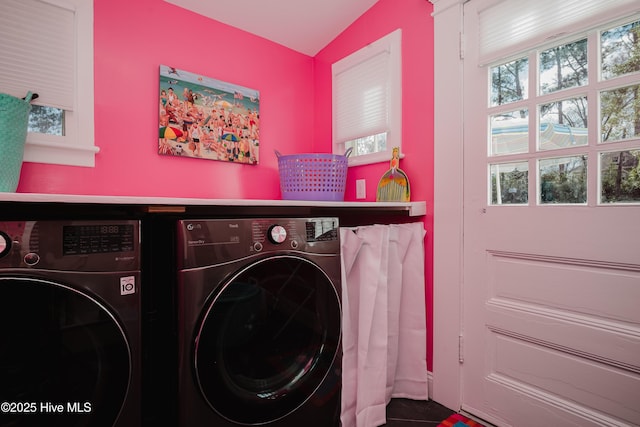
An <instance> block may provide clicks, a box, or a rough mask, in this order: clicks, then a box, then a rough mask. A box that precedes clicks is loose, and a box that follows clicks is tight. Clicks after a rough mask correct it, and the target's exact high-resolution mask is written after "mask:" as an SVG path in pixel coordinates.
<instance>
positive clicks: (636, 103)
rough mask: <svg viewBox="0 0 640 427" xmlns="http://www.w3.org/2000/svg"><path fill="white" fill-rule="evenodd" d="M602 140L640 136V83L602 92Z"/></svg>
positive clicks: (609, 140) (617, 139) (608, 140)
mask: <svg viewBox="0 0 640 427" xmlns="http://www.w3.org/2000/svg"><path fill="white" fill-rule="evenodd" d="M600 123H601V130H602V142H611V141H620V140H625V139H632V138H638V137H639V136H640V85H633V86H627V87H621V88H618V89H613V90H606V91H603V92H601V93H600Z"/></svg>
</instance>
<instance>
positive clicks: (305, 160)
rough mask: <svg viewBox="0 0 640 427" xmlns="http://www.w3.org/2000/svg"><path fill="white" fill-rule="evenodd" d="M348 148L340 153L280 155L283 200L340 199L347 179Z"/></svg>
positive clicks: (342, 196)
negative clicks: (343, 152)
mask: <svg viewBox="0 0 640 427" xmlns="http://www.w3.org/2000/svg"><path fill="white" fill-rule="evenodd" d="M349 154H351V148H349V149H348V150H347V151H346V152H345V154H344V156H341V155H338V154H292V155H288V156H283V155H281V154H280V153H279V152H278V151H277V150H276V156H277V157H278V171H279V173H280V191H281V193H282V199H283V200H323V201H333V202H341V201H343V200H344V190H345V187H346V181H347V168H348V162H347V160H348V157H349Z"/></svg>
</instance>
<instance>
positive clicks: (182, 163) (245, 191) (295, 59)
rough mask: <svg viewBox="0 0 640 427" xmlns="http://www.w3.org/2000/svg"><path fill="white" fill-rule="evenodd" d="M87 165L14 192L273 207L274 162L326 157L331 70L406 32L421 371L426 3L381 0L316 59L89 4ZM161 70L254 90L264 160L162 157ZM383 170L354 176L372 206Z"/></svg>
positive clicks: (154, 11)
mask: <svg viewBox="0 0 640 427" xmlns="http://www.w3.org/2000/svg"><path fill="white" fill-rule="evenodd" d="M94 12H95V23H94V25H95V30H94V31H95V34H94V38H95V39H94V45H95V138H96V145H98V146H99V147H100V153H99V154H98V155H97V156H96V166H95V167H94V168H84V167H67V166H58V165H44V164H34V163H25V164H24V165H23V167H22V175H21V178H20V184H19V187H18V191H19V192H33V193H68V194H101V195H133V196H136V195H139V196H167V197H204V198H246V199H279V198H280V191H279V184H278V170H277V159H276V157H275V155H274V150H275V149H277V150H278V151H280V152H281V153H283V154H292V153H301V152H329V151H330V150H331V63H333V62H335V61H336V60H338V59H341V58H342V57H344V56H346V55H348V54H350V53H352V52H354V51H356V50H358V49H359V48H361V47H363V46H364V45H366V44H368V43H371V42H373V41H375V40H377V39H378V38H380V37H382V36H384V35H386V34H388V33H390V32H391V31H393V30H395V29H396V28H402V51H403V75H402V79H403V94H402V96H403V102H402V108H403V152H404V154H405V155H406V157H405V159H403V160H402V161H401V164H400V165H401V167H402V169H404V170H405V171H406V172H407V174H408V176H409V178H410V182H411V196H412V200H426V202H427V207H428V212H427V216H426V217H425V218H424V224H425V228H426V230H427V239H426V244H425V251H426V263H427V269H426V271H427V289H426V291H427V302H426V303H427V310H428V311H427V316H428V329H427V332H428V343H427V349H428V353H427V354H428V366H429V369H430V368H431V363H432V362H431V361H432V358H431V354H432V340H431V337H432V335H433V333H432V331H433V325H432V317H431V313H432V310H431V308H432V301H433V297H432V295H433V280H432V274H431V272H432V269H431V268H429V266H430V265H431V264H432V260H433V239H432V236H433V216H432V213H431V212H432V211H431V209H430V208H431V207H432V206H433V186H434V182H433V20H432V18H431V12H432V5H431V3H430V2H428V1H426V0H402V1H397V0H380V1H379V2H378V3H377V4H376V5H375V6H374V7H372V8H371V9H370V10H369V11H368V12H367V13H365V14H364V15H363V16H362V17H360V18H359V19H358V20H357V21H356V22H355V23H354V24H353V25H351V26H350V27H349V28H348V29H347V30H346V31H344V32H343V33H342V34H341V35H340V36H339V37H337V38H336V39H335V40H334V41H333V42H332V43H330V44H329V45H328V46H327V47H326V48H325V49H323V50H322V51H321V52H320V53H319V54H318V55H316V57H314V58H311V57H308V56H306V55H303V54H300V53H297V52H295V51H293V50H290V49H287V48H284V47H282V46H280V45H277V44H275V43H272V42H270V41H267V40H265V39H262V38H259V37H256V36H253V35H250V34H248V33H245V32H242V31H239V30H237V29H235V28H232V27H229V26H227V25H224V24H221V23H219V22H216V21H212V20H210V19H207V18H204V17H201V16H199V15H196V14H193V13H190V12H187V11H184V10H182V9H180V8H178V7H175V6H173V5H171V4H169V3H166V2H164V1H162V0H137V1H129V0H94ZM160 64H165V65H169V66H172V67H176V68H178V69H183V70H187V71H191V72H194V73H198V74H203V75H206V76H208V77H213V78H216V79H219V80H225V81H229V82H232V83H236V84H239V85H241V86H246V87H250V88H255V89H257V90H259V91H260V98H261V101H260V117H261V126H260V130H261V138H260V144H261V147H260V164H259V165H256V166H249V165H240V164H234V163H226V162H218V161H205V160H198V159H192V158H177V157H168V156H159V155H158V154H157V143H158V139H157V127H156V126H157V124H158V109H157V103H156V101H154V100H156V99H157V98H158V71H159V68H158V67H159V65H160ZM387 168H388V164H386V163H380V164H375V165H368V166H360V167H354V168H350V170H349V175H348V188H347V194H346V199H347V200H355V181H356V179H361V178H364V179H366V181H367V200H375V187H376V185H377V182H378V179H379V177H380V176H381V175H382V174H383V173H384V171H385V170H386V169H387Z"/></svg>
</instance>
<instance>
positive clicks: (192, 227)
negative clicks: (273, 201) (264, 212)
mask: <svg viewBox="0 0 640 427" xmlns="http://www.w3.org/2000/svg"><path fill="white" fill-rule="evenodd" d="M178 234H179V236H178V242H179V245H180V254H181V256H180V257H179V258H181V259H179V260H178V262H179V264H180V265H179V267H180V268H191V267H200V266H206V265H215V264H219V263H223V262H227V261H230V260H237V259H240V258H242V257H246V256H251V255H258V254H262V253H269V252H275V251H301V252H305V253H308V254H339V251H340V241H339V240H340V239H339V237H340V233H339V226H338V219H337V218H333V217H331V218H324V217H320V218H265V219H262V218H261V219H248V218H243V219H209V220H182V221H179V225H178Z"/></svg>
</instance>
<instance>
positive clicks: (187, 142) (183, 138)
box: [158, 87, 260, 164]
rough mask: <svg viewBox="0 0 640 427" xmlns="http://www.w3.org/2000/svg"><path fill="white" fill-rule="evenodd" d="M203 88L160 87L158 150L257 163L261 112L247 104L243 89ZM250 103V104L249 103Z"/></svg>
mask: <svg viewBox="0 0 640 427" xmlns="http://www.w3.org/2000/svg"><path fill="white" fill-rule="evenodd" d="M227 95H229V96H230V95H231V94H227V93H226V92H216V91H213V90H209V89H203V92H197V93H194V92H193V91H192V90H190V89H188V88H184V89H183V91H182V93H181V94H178V93H176V91H175V90H174V88H173V87H168V89H161V91H160V140H159V148H158V149H159V153H160V154H169V155H181V156H190V157H202V158H207V159H214V160H226V161H232V162H239V163H251V164H255V163H258V146H259V137H260V135H259V134H260V126H259V121H260V118H259V113H258V108H257V105H258V104H257V100H255V101H254V100H251V101H250V102H252V103H253V102H255V103H256V108H253V109H252V108H248V107H247V106H246V104H245V103H244V102H242V100H243V95H242V94H240V93H235V94H233V98H234V99H233V100H226V99H224V98H225V97H226V96H227ZM249 105H251V104H249Z"/></svg>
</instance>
